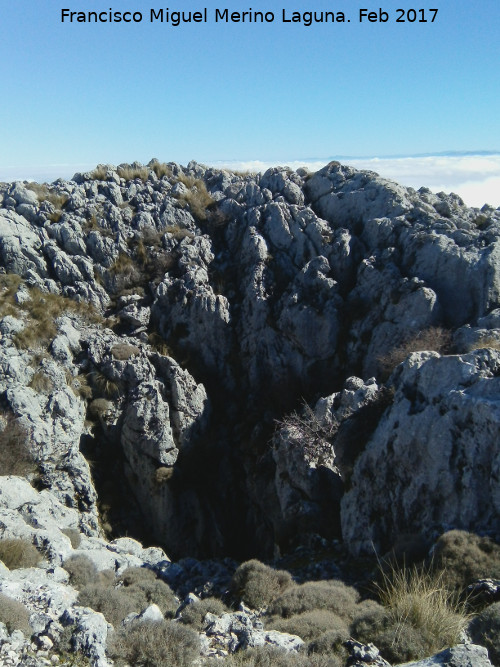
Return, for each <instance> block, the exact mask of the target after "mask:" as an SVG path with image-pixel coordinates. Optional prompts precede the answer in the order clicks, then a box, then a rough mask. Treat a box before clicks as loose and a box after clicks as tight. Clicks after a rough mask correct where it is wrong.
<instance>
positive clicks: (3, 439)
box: [0, 410, 37, 476]
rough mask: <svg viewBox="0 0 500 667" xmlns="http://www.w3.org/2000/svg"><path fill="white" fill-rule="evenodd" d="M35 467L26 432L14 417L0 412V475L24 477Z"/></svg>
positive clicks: (8, 413) (6, 411)
mask: <svg viewBox="0 0 500 667" xmlns="http://www.w3.org/2000/svg"><path fill="white" fill-rule="evenodd" d="M36 469H37V465H36V463H35V460H34V457H33V454H32V452H31V450H30V446H29V440H28V432H27V431H26V429H25V428H24V427H23V426H22V424H21V422H20V421H19V420H18V419H17V418H16V417H15V415H14V414H13V413H12V412H10V411H8V410H4V411H1V412H0V475H20V476H25V475H28V474H29V473H32V472H35V471H36Z"/></svg>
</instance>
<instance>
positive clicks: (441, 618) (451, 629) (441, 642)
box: [352, 564, 469, 663]
mask: <svg viewBox="0 0 500 667" xmlns="http://www.w3.org/2000/svg"><path fill="white" fill-rule="evenodd" d="M380 569H381V581H380V582H379V583H378V584H376V589H377V592H378V596H379V598H380V601H381V603H382V604H383V605H384V608H374V609H372V610H368V612H367V613H365V614H364V615H361V616H358V617H357V618H356V620H355V621H354V623H353V626H352V633H353V635H354V636H355V637H356V638H357V639H359V640H360V641H363V642H367V641H371V642H373V643H374V644H375V645H376V646H377V647H378V648H379V649H380V651H381V653H382V655H383V657H384V658H386V660H389V661H390V662H398V663H399V662H406V661H409V660H420V659H421V658H425V657H427V656H429V655H432V654H434V653H437V652H438V651H440V650H441V649H444V648H446V647H449V646H454V645H455V644H457V643H458V641H459V639H460V635H461V632H462V630H463V629H464V628H465V626H466V624H467V622H468V618H469V617H468V615H467V613H466V611H465V603H463V602H460V601H459V598H458V596H457V595H455V594H454V593H450V591H449V590H447V589H446V587H445V586H444V584H443V574H444V573H443V572H435V571H432V570H431V569H426V568H424V567H417V566H412V567H411V568H407V567H404V566H403V567H402V568H400V569H396V568H395V567H394V566H393V565H391V564H388V565H386V566H385V567H381V568H380Z"/></svg>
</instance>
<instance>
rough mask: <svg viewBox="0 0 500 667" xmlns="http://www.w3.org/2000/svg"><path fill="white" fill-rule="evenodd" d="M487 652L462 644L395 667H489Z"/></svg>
mask: <svg viewBox="0 0 500 667" xmlns="http://www.w3.org/2000/svg"><path fill="white" fill-rule="evenodd" d="M490 665H491V662H490V660H489V658H488V651H487V650H486V649H485V648H484V646H476V645H475V644H462V645H459V646H454V647H453V648H449V649H446V650H445V651H441V653H438V654H437V655H434V656H432V657H431V658H425V659H424V660H417V661H416V662H405V663H404V665H398V666H397V667H441V666H442V667H490Z"/></svg>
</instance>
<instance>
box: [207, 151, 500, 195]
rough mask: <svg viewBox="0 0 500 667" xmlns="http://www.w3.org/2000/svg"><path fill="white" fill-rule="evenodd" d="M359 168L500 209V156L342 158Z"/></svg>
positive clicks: (250, 166) (311, 165) (306, 163)
mask: <svg viewBox="0 0 500 667" xmlns="http://www.w3.org/2000/svg"><path fill="white" fill-rule="evenodd" d="M340 161H341V162H343V163H344V164H349V165H351V166H352V167H354V168H355V169H369V170H370V171H375V172H377V173H378V174H380V176H383V177H384V178H388V179H390V180H393V181H397V182H398V183H401V185H406V186H409V187H412V188H415V189H418V188H420V187H426V188H429V189H430V190H432V191H433V192H441V191H444V192H446V193H448V192H455V193H457V194H458V195H460V197H462V199H463V200H464V202H465V203H466V204H467V205H468V206H477V207H481V206H483V204H491V205H492V206H495V207H499V206H500V154H498V155H496V154H495V155H462V156H425V157H398V158H377V157H374V158H364V159H354V158H353V159H345V160H343V159H341V160H340ZM327 162H328V159H323V160H321V159H313V160H295V161H292V162H286V163H283V164H286V165H287V166H288V167H290V168H292V169H298V168H299V167H307V168H308V169H310V170H311V171H317V170H318V169H321V168H322V167H324V166H325V164H326V163H327ZM276 164H277V163H276V162H261V161H258V160H255V161H246V162H245V161H236V160H235V161H228V162H222V161H220V162H217V163H214V166H218V167H227V168H230V169H239V170H242V171H245V170H249V171H265V170H266V169H268V168H269V167H272V166H274V165H276Z"/></svg>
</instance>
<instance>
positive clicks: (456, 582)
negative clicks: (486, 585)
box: [432, 530, 500, 592]
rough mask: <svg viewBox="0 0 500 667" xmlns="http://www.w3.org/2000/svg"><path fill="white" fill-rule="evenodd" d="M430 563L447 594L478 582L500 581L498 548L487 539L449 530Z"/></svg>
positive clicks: (438, 544)
mask: <svg viewBox="0 0 500 667" xmlns="http://www.w3.org/2000/svg"><path fill="white" fill-rule="evenodd" d="M432 559H433V567H434V568H435V569H436V570H442V571H443V583H444V584H445V585H446V587H447V588H448V589H449V590H453V591H457V592H460V591H462V590H463V589H465V588H466V587H467V586H468V585H469V584H471V583H472V582H474V581H476V580H477V579H487V578H493V579H500V545H498V544H496V543H495V542H493V540H491V539H490V538H489V537H479V535H474V533H468V532H466V531H464V530H451V531H449V532H448V533H444V535H441V537H440V538H439V539H438V541H437V542H436V544H435V546H434V549H433V554H432Z"/></svg>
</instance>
